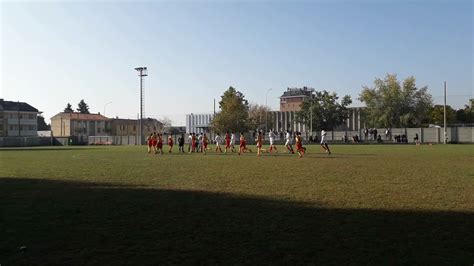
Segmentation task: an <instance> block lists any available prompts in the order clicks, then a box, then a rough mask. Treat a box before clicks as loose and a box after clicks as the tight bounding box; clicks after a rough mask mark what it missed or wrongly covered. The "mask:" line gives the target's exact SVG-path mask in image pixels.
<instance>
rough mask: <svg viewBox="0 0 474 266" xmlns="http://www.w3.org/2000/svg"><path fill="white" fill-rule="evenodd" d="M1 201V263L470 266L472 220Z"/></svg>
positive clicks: (219, 199) (89, 199)
mask: <svg viewBox="0 0 474 266" xmlns="http://www.w3.org/2000/svg"><path fill="white" fill-rule="evenodd" d="M0 201H1V205H0V232H1V238H0V263H1V264H2V265H36V264H42V265H52V264H60V265H83V264H95V265H117V264H118V265H122V264H131V265H150V264H155V265H156V264H226V265H227V264H266V265H267V264H286V265H288V264H290V265H291V264H318V263H321V264H329V263H330V264H377V265H380V264H424V265H433V264H435V265H437V264H451V265H472V263H473V262H474V241H473V240H474V233H473V232H474V230H472V229H473V228H474V214H473V213H456V212H415V211H383V210H355V209H327V208H323V207H319V206H313V205H312V206H308V205H305V204H301V203H295V202H286V201H275V200H267V199H262V198H243V197H236V196H232V195H228V194H215V193H207V192H199V191H173V190H161V189H150V188H148V189H146V188H139V187H126V186H114V185H104V184H100V185H99V184H89V183H74V182H63V181H45V180H37V179H27V178H25V179H17V178H15V179H14V178H0ZM22 246H25V247H26V248H23V249H22V250H20V247H22Z"/></svg>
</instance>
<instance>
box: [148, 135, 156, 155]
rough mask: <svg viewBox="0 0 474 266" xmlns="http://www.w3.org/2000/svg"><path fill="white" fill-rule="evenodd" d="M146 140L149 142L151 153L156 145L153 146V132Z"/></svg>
mask: <svg viewBox="0 0 474 266" xmlns="http://www.w3.org/2000/svg"><path fill="white" fill-rule="evenodd" d="M146 141H147V143H148V153H150V152H151V151H152V150H153V151H154V150H155V147H154V146H153V133H151V134H150V136H148V138H147V139H146Z"/></svg>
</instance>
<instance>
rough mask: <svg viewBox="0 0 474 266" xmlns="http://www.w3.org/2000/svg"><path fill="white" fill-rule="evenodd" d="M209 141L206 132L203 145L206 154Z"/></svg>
mask: <svg viewBox="0 0 474 266" xmlns="http://www.w3.org/2000/svg"><path fill="white" fill-rule="evenodd" d="M208 143H209V139H208V138H207V136H206V133H204V135H203V136H202V147H203V152H204V155H206V151H207V144H208Z"/></svg>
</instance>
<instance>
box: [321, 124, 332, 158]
mask: <svg viewBox="0 0 474 266" xmlns="http://www.w3.org/2000/svg"><path fill="white" fill-rule="evenodd" d="M326 135H327V132H326V131H324V129H323V130H321V147H322V148H323V149H324V150H325V151H326V153H327V154H328V155H331V150H330V149H329V146H328V144H327V142H326Z"/></svg>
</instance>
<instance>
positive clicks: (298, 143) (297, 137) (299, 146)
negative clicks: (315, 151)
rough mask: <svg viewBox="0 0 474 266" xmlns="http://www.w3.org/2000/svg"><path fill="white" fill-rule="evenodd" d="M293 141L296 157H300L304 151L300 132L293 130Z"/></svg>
mask: <svg viewBox="0 0 474 266" xmlns="http://www.w3.org/2000/svg"><path fill="white" fill-rule="evenodd" d="M295 141H296V152H297V153H298V157H299V158H302V157H303V155H304V153H305V152H306V148H304V147H303V141H302V139H301V132H295Z"/></svg>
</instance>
